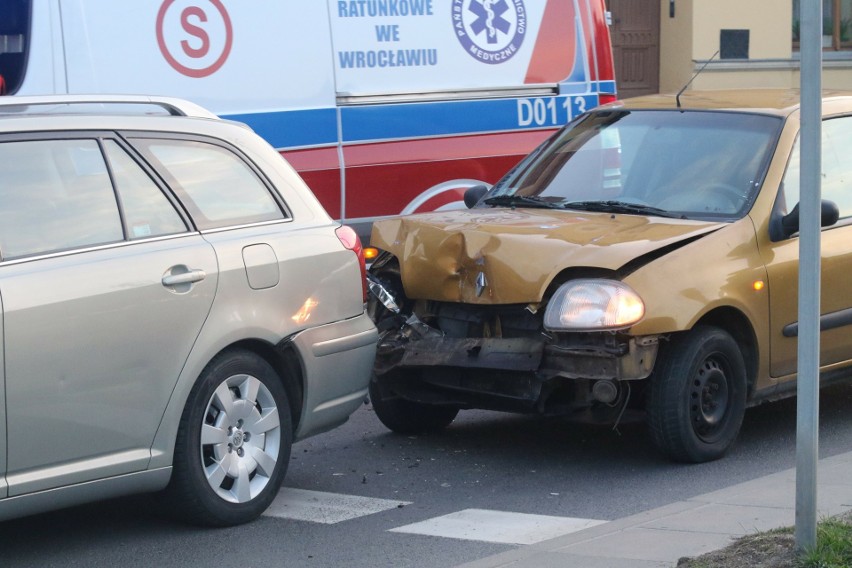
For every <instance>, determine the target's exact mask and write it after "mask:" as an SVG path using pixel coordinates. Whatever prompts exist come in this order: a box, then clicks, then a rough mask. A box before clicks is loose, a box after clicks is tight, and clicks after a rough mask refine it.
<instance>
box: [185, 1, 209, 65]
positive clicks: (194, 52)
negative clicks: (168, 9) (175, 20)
mask: <svg viewBox="0 0 852 568" xmlns="http://www.w3.org/2000/svg"><path fill="white" fill-rule="evenodd" d="M190 16H195V17H197V18H198V19H199V20H200V21H201V22H206V21H207V15H206V14H205V13H204V10H202V9H201V8H199V7H197V6H191V7H189V8H187V9H186V10H184V11H183V12H182V13H181V15H180V23H181V26H182V27H183V29H184V30H185V31H186V33H188V34H189V35H191V36H194V37H197V38H198V39H200V40H201V47H199V48H198V49H195V48H193V47H192V46H190V45H189V42H188V41H186V40H182V41H181V42H180V46H181V47H182V48H183V51H184V53H186V54H187V55H188V56H190V57H194V58H199V57H204V56H205V55H207V52H208V51H210V36H208V35H207V32H205V31H204V29H203V28H200V27H198V26H196V25H194V24H192V23H190V21H189V18H190Z"/></svg>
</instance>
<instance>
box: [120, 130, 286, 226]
mask: <svg viewBox="0 0 852 568" xmlns="http://www.w3.org/2000/svg"><path fill="white" fill-rule="evenodd" d="M133 142H134V144H136V145H137V146H138V147H139V148H140V150H142V152H143V153H145V154H146V157H148V159H149V161H150V162H151V163H154V164H159V165H160V166H162V168H161V170H162V171H161V173H162V175H163V176H164V177H165V178H166V179H167V181H168V182H169V185H171V186H172V188H173V189H174V190H175V191H176V192H177V193H178V196H179V197H180V199H181V201H182V202H183V204H184V205H185V206H186V208H187V210H189V212H190V214H191V215H192V217H193V218H194V219H195V222H196V225H198V227H199V228H200V229H214V228H218V227H227V226H229V225H242V224H248V223H258V222H261V221H274V220H276V219H283V218H284V214H283V213H282V212H281V208H280V207H279V206H278V203H277V202H276V201H275V199H274V198H273V197H272V195H271V194H270V193H269V190H268V189H267V188H266V186H265V185H264V184H263V182H262V181H261V180H260V178H258V177H257V175H256V174H255V173H254V171H252V169H251V168H250V167H249V166H248V164H246V163H245V162H244V161H243V160H242V159H241V158H240V157H239V156H237V155H236V154H234V153H233V152H231V151H229V150H228V149H226V148H223V147H221V146H217V145H214V144H207V143H204V142H195V141H188V140H160V139H157V140H151V139H136V140H134V141H133Z"/></svg>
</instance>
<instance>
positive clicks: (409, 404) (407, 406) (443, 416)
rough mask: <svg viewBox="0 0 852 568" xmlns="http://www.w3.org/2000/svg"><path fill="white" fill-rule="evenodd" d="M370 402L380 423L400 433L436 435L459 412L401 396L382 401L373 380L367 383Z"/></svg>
mask: <svg viewBox="0 0 852 568" xmlns="http://www.w3.org/2000/svg"><path fill="white" fill-rule="evenodd" d="M370 402H371V403H372V404H373V410H374V411H375V412H376V416H378V418H379V420H380V421H381V423H382V424H384V425H385V426H387V428H388V429H390V430H392V431H394V432H397V433H399V434H428V433H432V432H439V431H441V430H443V429H444V428H446V427H447V426H449V425H450V424H452V422H453V420H455V419H456V415H457V414H458V413H459V409H458V408H455V407H452V406H439V405H437V404H424V403H421V402H414V401H411V400H406V399H404V398H401V397H395V398H385V397H383V396H382V393H381V391H380V389H379V386H378V383H377V382H376V379H375V377H374V378H373V380H371V381H370Z"/></svg>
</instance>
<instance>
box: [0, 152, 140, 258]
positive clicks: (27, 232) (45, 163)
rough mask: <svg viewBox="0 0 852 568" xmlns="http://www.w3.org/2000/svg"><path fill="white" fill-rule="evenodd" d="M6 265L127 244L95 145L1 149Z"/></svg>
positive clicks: (0, 227) (0, 210)
mask: <svg viewBox="0 0 852 568" xmlns="http://www.w3.org/2000/svg"><path fill="white" fill-rule="evenodd" d="M0 163H2V164H3V167H2V168H0V255H2V257H3V258H4V259H9V258H17V257H22V256H29V255H34V254H40V253H48V252H54V251H60V250H66V249H72V248H77V247H85V246H93V245H99V244H105V243H110V242H116V241H121V240H122V239H123V238H124V233H123V231H122V228H121V219H120V216H119V214H118V204H117V202H116V199H115V193H114V192H113V189H112V184H111V183H110V180H109V176H108V174H107V169H106V164H105V162H104V158H103V155H102V154H101V151H100V148H99V147H98V143H97V142H96V141H95V140H38V141H22V142H3V143H0Z"/></svg>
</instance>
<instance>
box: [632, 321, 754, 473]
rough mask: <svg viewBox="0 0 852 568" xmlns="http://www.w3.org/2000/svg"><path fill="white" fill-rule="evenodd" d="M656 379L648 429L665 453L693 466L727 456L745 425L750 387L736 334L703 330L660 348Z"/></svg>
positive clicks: (653, 384)
mask: <svg viewBox="0 0 852 568" xmlns="http://www.w3.org/2000/svg"><path fill="white" fill-rule="evenodd" d="M650 381H651V384H650V392H649V398H648V403H647V411H648V427H649V430H650V434H651V439H652V441H653V443H654V445H655V446H656V447H657V448H658V449H659V450H660V451H662V453H664V454H665V455H666V456H668V457H669V458H671V459H673V460H675V461H679V462H690V463H700V462H706V461H711V460H715V459H718V458H721V457H722V456H723V455H725V453H726V452H727V451H728V449H730V447H731V445H732V444H733V443H734V440H735V439H736V437H737V434H738V433H739V430H740V426H741V425H742V421H743V416H744V415H745V407H746V389H747V386H746V385H747V381H746V370H745V363H744V360H743V356H742V352H741V351H740V349H739V347H738V345H737V343H736V341H735V340H734V338H733V337H731V335H730V334H728V333H727V332H726V331H724V330H722V329H720V328H717V327H710V326H701V327H696V328H695V329H694V330H692V331H690V332H688V333H685V334H682V335H678V336H675V337H673V338H672V340H671V341H670V342H669V343H668V344H664V345H662V346H661V347H660V357H659V359H658V361H657V364H656V366H655V369H654V373H653V374H652V376H651V378H650Z"/></svg>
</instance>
